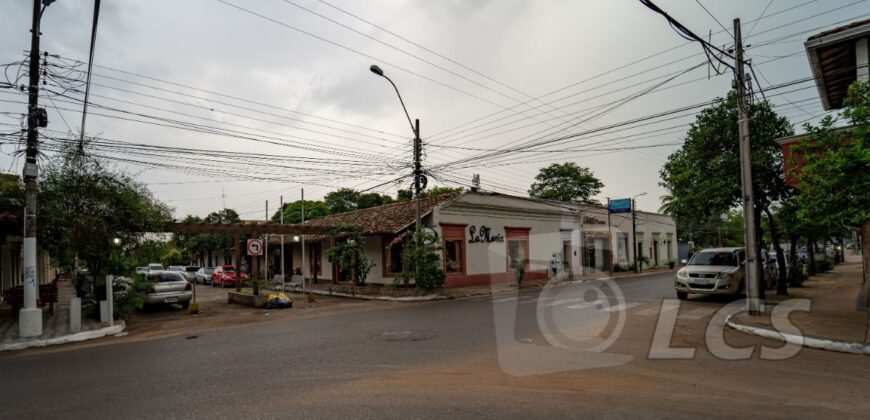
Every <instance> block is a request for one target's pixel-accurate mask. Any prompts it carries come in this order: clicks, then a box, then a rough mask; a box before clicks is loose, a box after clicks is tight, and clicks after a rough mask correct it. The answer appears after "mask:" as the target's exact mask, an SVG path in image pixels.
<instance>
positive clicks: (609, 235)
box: [607, 197, 613, 277]
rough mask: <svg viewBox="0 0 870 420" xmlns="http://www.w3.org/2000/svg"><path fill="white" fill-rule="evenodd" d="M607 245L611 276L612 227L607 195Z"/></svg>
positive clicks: (611, 275)
mask: <svg viewBox="0 0 870 420" xmlns="http://www.w3.org/2000/svg"><path fill="white" fill-rule="evenodd" d="M607 247H608V248H610V261H608V262H607V265H608V266H609V267H608V272H609V273H610V277H613V229H612V228H611V227H610V197H607Z"/></svg>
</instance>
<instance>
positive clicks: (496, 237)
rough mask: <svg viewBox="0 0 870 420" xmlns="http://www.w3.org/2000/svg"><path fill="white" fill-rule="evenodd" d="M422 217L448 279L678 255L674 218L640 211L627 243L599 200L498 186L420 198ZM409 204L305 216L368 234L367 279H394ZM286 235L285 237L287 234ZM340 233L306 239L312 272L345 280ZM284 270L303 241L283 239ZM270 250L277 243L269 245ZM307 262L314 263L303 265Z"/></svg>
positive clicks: (621, 218) (532, 273)
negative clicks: (338, 256) (524, 193)
mask: <svg viewBox="0 0 870 420" xmlns="http://www.w3.org/2000/svg"><path fill="white" fill-rule="evenodd" d="M421 208H422V210H421V211H422V224H423V226H424V227H426V228H428V229H431V232H434V233H435V234H436V235H437V237H438V241H439V242H440V244H441V247H442V251H441V254H442V255H441V257H442V258H441V260H442V267H443V268H444V270H445V272H446V273H447V279H446V281H445V287H459V286H466V285H474V284H488V283H491V282H501V281H512V280H513V279H514V268H513V267H515V266H516V265H515V262H517V261H522V264H523V266H524V267H525V273H526V278H527V279H543V278H548V277H552V276H554V275H556V276H562V277H567V276H569V275H573V276H583V275H601V274H603V273H606V272H608V271H609V270H610V266H611V265H620V266H622V267H623V268H626V269H627V268H628V266H629V265H630V264H631V263H632V262H633V260H634V250H635V249H637V250H639V252H640V254H639V255H642V256H645V257H647V258H649V261H650V264H651V265H653V266H667V265H668V262H669V261H675V260H676V259H677V242H676V225H675V223H674V221H673V219H671V217H669V216H666V215H661V214H655V213H647V212H638V213H637V246H636V247H632V246H631V245H630V244H631V243H632V235H631V215H630V214H618V215H616V214H615V215H613V216H612V217H611V229H608V227H607V210H606V209H605V208H604V207H603V206H596V205H585V204H575V203H562V202H556V201H548V200H537V199H531V198H526V197H517V196H510V195H504V194H497V193H487V192H472V191H466V192H462V193H451V194H444V195H440V196H436V197H429V198H425V199H423V200H422V203H421ZM414 220H415V203H414V201H406V202H401V203H394V204H388V205H385V206H380V207H374V208H368V209H363V210H356V211H351V212H347V213H341V214H335V215H330V216H326V217H322V218H319V219H314V220H311V221H308V222H306V223H305V224H306V225H309V226H320V227H334V226H342V225H357V226H359V228H360V233H361V234H362V235H363V236H364V238H365V247H366V256H367V257H368V258H370V259H372V260H373V261H374V262H375V264H376V266H375V267H374V269H372V271H371V272H370V273H369V275H368V277H367V278H366V282H368V283H380V284H391V283H392V282H393V280H394V279H395V278H396V276H397V275H398V274H400V273H401V272H402V269H403V267H402V260H401V254H402V249H403V248H402V247H403V244H402V241H401V240H399V238H400V236H401V235H402V234H403V233H404V232H406V231H407V230H409V229H413V227H414ZM285 240H287V238H285ZM340 240H342V239H340V238H338V239H336V238H332V237H327V236H313V237H308V238H306V247H307V249H306V258H307V259H308V261H307V262H306V274H308V273H309V272H311V273H312V276H313V275H314V273H316V276H317V278H318V280H327V281H332V280H335V281H347V280H349V279H343V278H341V274H340V271H339V269H338V266H337V264H333V263H331V262H330V261H329V260H328V258H326V256H325V255H326V252H327V250H329V249H330V248H331V247H332V246H333V245H334V243H335V241H340ZM285 244H286V245H285V264H287V265H288V266H286V267H285V271H286V272H292V271H293V270H295V268H298V267H300V266H301V261H302V259H301V244H300V243H295V242H289V243H288V242H285ZM276 245H278V239H276V238H274V237H273V238H272V239H271V240H270V254H271V255H270V265H272V266H273V267H275V268H274V270H276V271H273V272H277V270H280V251H278V249H279V246H276ZM273 250H274V251H273ZM309 267H311V268H309Z"/></svg>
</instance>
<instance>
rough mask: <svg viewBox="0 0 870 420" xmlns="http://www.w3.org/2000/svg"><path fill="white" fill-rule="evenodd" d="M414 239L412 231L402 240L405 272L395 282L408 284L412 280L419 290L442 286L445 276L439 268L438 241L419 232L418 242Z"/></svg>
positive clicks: (439, 252)
mask: <svg viewBox="0 0 870 420" xmlns="http://www.w3.org/2000/svg"><path fill="white" fill-rule="evenodd" d="M414 237H415V232H414V231H407V232H405V234H404V236H403V238H402V240H403V241H404V244H405V247H404V249H403V250H402V265H403V267H407V270H405V271H403V272H402V273H401V274H399V275H398V276H397V277H396V281H397V282H402V283H404V284H409V283H410V282H411V280H414V284H415V285H416V286H417V287H419V288H421V289H434V288H436V287H441V286H443V285H444V279H445V278H446V276H447V275H446V274H445V273H444V269H443V268H442V267H441V245H440V244H439V242H438V239H437V238H436V237H435V236H433V235H431V234H428V233H426V232H421V234H420V238H419V240H416V241H415V240H414ZM418 244H419V246H417V245H418ZM427 244H428V245H427ZM417 267H419V270H418V269H417Z"/></svg>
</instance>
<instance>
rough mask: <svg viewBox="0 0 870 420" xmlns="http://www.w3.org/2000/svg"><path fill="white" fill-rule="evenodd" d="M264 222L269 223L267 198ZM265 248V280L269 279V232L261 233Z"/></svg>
mask: <svg viewBox="0 0 870 420" xmlns="http://www.w3.org/2000/svg"><path fill="white" fill-rule="evenodd" d="M265 220H266V223H269V200H266V219H265ZM263 242H265V244H264V245H265V247H266V249H265V250H263V262H264V263H266V280H267V281H268V280H269V234H268V233H267V234H265V235H263Z"/></svg>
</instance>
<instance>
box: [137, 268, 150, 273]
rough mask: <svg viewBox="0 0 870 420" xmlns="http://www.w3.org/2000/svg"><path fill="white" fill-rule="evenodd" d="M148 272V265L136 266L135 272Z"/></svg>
mask: <svg viewBox="0 0 870 420" xmlns="http://www.w3.org/2000/svg"><path fill="white" fill-rule="evenodd" d="M147 272H148V267H136V274H145V273H147Z"/></svg>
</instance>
